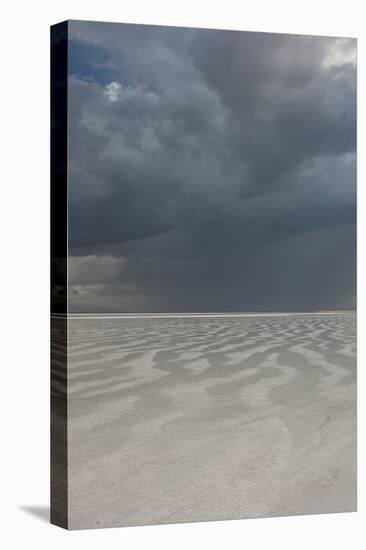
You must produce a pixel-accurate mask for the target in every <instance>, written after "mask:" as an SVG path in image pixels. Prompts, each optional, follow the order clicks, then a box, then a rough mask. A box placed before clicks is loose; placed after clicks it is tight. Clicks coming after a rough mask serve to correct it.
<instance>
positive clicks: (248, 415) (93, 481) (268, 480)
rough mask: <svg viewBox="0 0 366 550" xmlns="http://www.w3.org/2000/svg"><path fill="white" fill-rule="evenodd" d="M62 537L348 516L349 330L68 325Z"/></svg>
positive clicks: (103, 320) (292, 320)
mask: <svg viewBox="0 0 366 550" xmlns="http://www.w3.org/2000/svg"><path fill="white" fill-rule="evenodd" d="M68 338H69V358H68V372H67V376H68V420H69V433H68V441H69V446H68V466H69V477H68V481H69V527H70V528H72V529H73V528H74V529H77V528H86V527H107V526H117V525H137V524H152V523H168V522H186V521H204V520H220V519H235V518H253V517H265V516H279V515H291V514H313V513H329V512H347V511H354V510H355V509H356V317H355V314H354V313H339V314H330V313H329V314H327V313H323V314H303V315H302V314H296V315H290V314H288V315H281V316H273V315H261V316H257V317H256V316H213V315H210V316H207V317H205V316H192V317H188V316H182V317H180V316H173V317H162V316H158V317H143V316H142V317H138V316H133V317H127V318H123V317H119V316H113V317H108V316H97V315H93V316H87V315H83V316H80V317H79V318H78V317H77V316H71V317H70V319H69V334H68Z"/></svg>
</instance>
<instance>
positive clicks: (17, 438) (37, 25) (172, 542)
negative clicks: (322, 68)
mask: <svg viewBox="0 0 366 550" xmlns="http://www.w3.org/2000/svg"><path fill="white" fill-rule="evenodd" d="M64 19H91V20H104V21H120V22H122V21H125V22H136V23H155V24H170V25H180V26H197V27H198V26H205V27H216V28H228V29H232V28H234V29H242V30H260V31H275V32H291V33H306V34H323V35H340V36H356V37H358V39H359V40H358V47H359V50H358V51H359V57H358V59H359V72H358V82H359V92H358V98H359V111H358V121H359V156H358V160H359V172H358V184H359V192H358V199H359V264H358V267H359V312H360V315H359V425H360V426H361V429H360V430H359V512H358V513H357V514H336V515H333V516H332V515H329V516H327V515H325V516H307V517H289V518H279V519H278V518H273V519H263V520H243V521H229V522H215V523H197V524H186V525H169V526H157V527H156V526H155V527H139V528H128V529H106V530H99V531H97V530H94V531H78V532H75V531H74V532H66V531H63V530H61V529H59V528H57V527H54V526H50V525H49V524H48V523H47V520H46V519H43V520H42V519H40V518H39V517H37V515H34V514H32V513H29V511H28V512H27V511H26V510H25V509H24V508H25V507H33V508H37V507H40V508H41V509H43V514H44V513H45V512H44V509H45V507H46V506H47V505H48V498H49V458H48V457H49V440H48V436H49V396H48V391H49V345H48V339H49V316H48V311H49V296H48V290H49V210H48V209H49V25H50V24H52V23H55V22H59V21H62V20H64ZM364 20H365V19H364V14H363V2H362V1H361V0H360V1H356V0H348V1H343V2H340V1H338V0H333V1H332V0H317V1H316V0H302V1H299V0H297V1H296V0H295V1H294V0H292V1H291V0H288V1H285V0H276V1H270V0H268V1H264V0H256V1H255V2H250V3H249V2H245V1H244V0H243V1H241V2H234V1H231V0H225V2H220V3H216V2H215V3H213V2H212V1H211V2H209V1H208V0H206V1H203V0H201V2H199V0H186V1H185V2H174V0H170V1H164V0H154V1H151V0H150V1H149V0H145V1H143V0H134V1H133V2H132V1H131V2H117V1H116V0H114V1H113V0H99V1H97V0H88V1H87V2H86V1H84V2H83V1H82V0H72V1H70V0H63V1H59V2H55V1H51V2H43V1H41V0H33V1H32V2H29V1H26V0H24V1H23V2H20V1H16V0H13V1H12V2H10V1H9V0H8V1H6V2H5V3H3V4H2V25H1V33H0V38H1V41H2V45H1V49H0V52H1V59H2V61H1V65H0V67H1V76H2V78H1V86H0V93H1V101H0V108H1V118H0V121H1V130H2V137H3V139H2V147H1V153H2V154H1V158H2V160H1V164H0V166H1V187H0V193H1V195H0V197H1V200H0V209H1V210H0V224H1V231H0V235H1V249H0V251H1V270H0V277H1V286H0V289H1V306H2V307H1V315H0V322H1V323H2V332H1V336H2V338H1V348H0V349H1V354H0V357H1V378H0V407H1V411H0V412H1V414H0V422H1V431H0V449H1V451H0V463H1V467H0V482H1V484H0V507H1V510H0V518H1V520H0V521H1V526H2V527H1V529H0V544H1V543H2V547H3V548H6V549H10V548H27V547H31V548H33V547H34V548H39V549H41V550H42V549H48V548H53V549H55V550H57V549H58V548H65V547H67V548H70V549H73V548H75V549H76V548H78V549H80V548H81V547H85V548H89V549H94V548H101V547H102V548H106V549H113V548H126V549H128V550H133V549H139V548H152V549H154V548H159V550H164V549H168V548H169V549H170V548H174V549H175V550H179V549H183V548H184V549H187V548H193V549H195V548H203V549H205V548H210V549H216V548H217V549H219V548H220V549H222V548H225V547H226V548H230V549H234V548H243V547H246V548H250V549H252V548H258V549H262V548H266V549H267V548H271V549H273V548H274V549H276V548H281V550H286V549H291V550H294V549H296V550H302V549H306V550H308V549H309V548H311V549H315V550H316V549H318V548H319V549H323V548H331V549H332V550H337V549H342V550H343V549H344V548H352V549H355V550H358V549H359V548H363V547H364V546H363V545H362V543H361V534H362V532H364V529H362V526H363V523H364V522H365V520H366V504H365V500H366V497H365V493H366V490H365V479H366V451H365V437H362V432H363V433H365V432H366V431H365V426H364V421H365V410H366V406H365V401H366V397H364V396H365V395H366V394H365V376H364V373H363V368H364V359H365V358H366V353H365V349H366V346H365V344H364V341H365V337H366V336H365V335H366V330H365V328H366V319H365V294H366V292H365V282H366V276H365V275H366V269H365V252H366V250H365V242H364V236H365V225H366V222H365V190H364V186H363V180H364V176H365V121H366V116H365V114H366V109H365V103H364V100H365V98H366V90H365V74H366V68H365V53H366V52H365V49H366V46H365V45H366V27H365V25H364ZM362 214H363V216H362ZM4 303H5V309H4V307H3V305H4ZM363 534H364V533H363Z"/></svg>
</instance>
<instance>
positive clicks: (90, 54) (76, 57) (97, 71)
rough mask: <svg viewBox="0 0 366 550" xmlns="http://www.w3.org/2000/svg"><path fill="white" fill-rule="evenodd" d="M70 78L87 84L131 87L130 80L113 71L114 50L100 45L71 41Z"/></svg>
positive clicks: (119, 72)
mask: <svg viewBox="0 0 366 550" xmlns="http://www.w3.org/2000/svg"><path fill="white" fill-rule="evenodd" d="M68 61H69V69H68V72H69V76H73V77H74V78H77V79H79V80H85V81H86V82H95V83H97V84H100V85H102V86H105V85H106V84H109V83H110V82H119V83H120V84H122V85H125V86H127V85H129V84H130V81H129V79H128V78H127V77H126V76H125V75H123V74H122V73H121V71H117V70H116V69H113V50H112V49H107V48H102V47H101V46H100V45H98V46H96V45H92V44H85V43H84V42H81V41H78V40H75V39H71V40H69V60H68Z"/></svg>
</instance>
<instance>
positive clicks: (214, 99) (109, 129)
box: [69, 22, 356, 311]
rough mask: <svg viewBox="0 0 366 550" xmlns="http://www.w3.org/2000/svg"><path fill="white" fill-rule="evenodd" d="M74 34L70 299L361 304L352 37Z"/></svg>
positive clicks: (205, 307) (262, 305) (123, 31)
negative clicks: (357, 263)
mask: <svg viewBox="0 0 366 550" xmlns="http://www.w3.org/2000/svg"><path fill="white" fill-rule="evenodd" d="M70 38H71V43H70V57H71V66H72V67H73V66H74V67H75V70H74V71H73V70H71V75H70V80H69V104H70V116H69V198H70V218H69V240H70V243H69V251H70V255H71V259H70V266H71V269H72V270H73V279H72V282H71V283H70V285H71V287H72V290H73V291H72V292H71V298H70V300H71V307H72V308H73V309H74V310H84V311H87V310H89V311H90V310H108V311H215V310H243V311H245V310H261V311H263V310H300V309H301V310H309V309H310V310H312V309H336V308H353V307H354V306H355V217H356V215H355V203H356V173H355V163H356V156H355V149H356V76H355V64H354V50H355V44H354V41H352V40H349V39H333V38H321V37H317V38H314V37H313V38H312V37H300V36H289V35H271V34H258V33H241V32H240V33H239V32H230V31H207V30H193V29H178V28H163V27H151V26H134V25H115V24H91V23H79V22H71V23H70ZM96 51H97V52H98V55H96V53H95V52H96ZM86 61H87V64H86ZM85 67H87V69H88V70H86V68H85ZM103 262H104V264H105V270H103V268H101V266H103ZM85 266H86V267H85ZM86 274H88V276H86Z"/></svg>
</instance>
